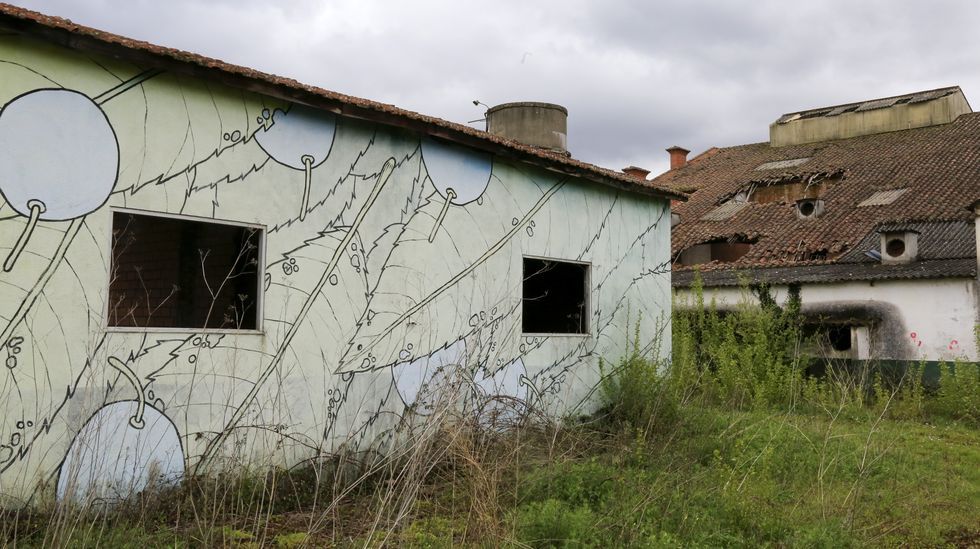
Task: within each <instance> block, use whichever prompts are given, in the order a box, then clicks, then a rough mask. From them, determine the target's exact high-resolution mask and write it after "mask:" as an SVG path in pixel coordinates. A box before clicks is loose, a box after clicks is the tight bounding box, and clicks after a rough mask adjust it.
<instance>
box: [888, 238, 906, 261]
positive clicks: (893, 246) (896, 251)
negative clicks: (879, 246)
mask: <svg viewBox="0 0 980 549" xmlns="http://www.w3.org/2000/svg"><path fill="white" fill-rule="evenodd" d="M885 251H886V252H888V255H890V256H892V257H901V256H902V254H904V253H905V241H904V240H902V239H901V238H893V239H891V240H889V241H888V244H886V245H885Z"/></svg>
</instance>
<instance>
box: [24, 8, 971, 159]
mask: <svg viewBox="0 0 980 549" xmlns="http://www.w3.org/2000/svg"><path fill="white" fill-rule="evenodd" d="M22 4H23V5H25V6H26V7H29V8H31V9H37V10H39V11H42V12H45V13H48V14H52V15H61V16H64V17H69V18H71V19H73V20H75V21H77V22H79V23H82V24H86V25H90V26H94V27H98V28H103V29H105V30H108V31H111V32H116V33H119V34H123V35H127V36H132V37H134V38H139V39H144V40H149V41H151V42H156V43H161V44H164V45H168V46H173V47H178V48H181V49H186V50H191V51H195V52H197V53H201V54H204V55H208V56H212V57H217V58H221V59H224V60H226V61H229V62H233V63H237V64H243V65H248V66H252V67H255V68H258V69H260V70H264V71H267V72H272V73H276V74H281V75H285V76H290V77H294V78H297V79H299V80H301V81H304V82H309V83H312V84H317V85H320V86H323V87H325V88H329V89H333V90H336V91H340V92H343V93H349V94H353V95H358V96H362V97H367V98H370V99H375V100H378V101H384V102H388V103H394V104H397V105H399V106H401V107H404V108H408V109H412V110H416V111H420V112H424V113H426V114H431V115H435V116H439V117H442V118H446V119H449V120H454V121H457V122H466V121H468V120H472V119H477V118H480V117H481V116H482V110H481V109H478V108H476V107H474V106H473V105H472V103H471V101H472V100H473V99H480V100H482V101H484V102H486V103H489V104H494V103H501V102H505V101H513V100H537V101H552V102H557V103H561V104H564V105H565V106H566V107H568V109H569V113H570V114H569V144H570V148H571V149H572V152H573V153H574V154H575V156H576V157H578V158H581V159H583V160H586V161H589V162H594V163H597V164H600V165H603V166H606V167H610V168H621V167H623V166H625V165H627V164H637V165H641V166H645V167H647V168H649V169H652V170H653V171H654V172H658V171H662V170H663V169H665V168H666V165H667V162H666V159H667V155H666V153H665V152H663V149H664V148H665V147H667V146H670V145H673V144H678V145H681V146H685V147H687V148H690V149H692V150H694V151H695V153H697V152H699V151H702V150H704V149H706V148H708V147H710V146H715V145H717V146H726V145H733V144H739V143H748V142H757V141H764V140H766V139H767V136H768V124H769V122H771V121H772V120H774V119H775V118H777V117H778V116H779V115H780V114H782V113H784V112H789V111H794V110H799V109H804V108H810V107H817V106H822V105H830V104H835V103H842V102H848V101H855V100H860V99H867V98H872V97H880V96H886V95H893V94H898V93H905V92H909V91H914V90H919V89H927V88H933V87H939V86H945V85H951V84H959V85H961V86H963V88H964V91H965V92H966V93H967V97H974V94H975V93H980V75H978V73H977V71H976V67H978V66H980V47H978V46H980V39H978V38H977V33H976V32H975V30H974V27H976V24H977V22H978V21H980V4H977V3H974V2H969V1H954V0H938V1H934V2H928V3H926V2H912V1H894V0H887V1H886V0H870V1H866V2H855V1H853V0H851V1H844V0H824V1H813V2H787V1H784V0H757V1H753V2H748V1H746V2H728V1H721V0H717V1H708V0H691V1H687V2H670V3H666V2H637V1H633V2H627V1H623V0H618V1H617V0H610V1H606V2H589V1H586V0H566V1H564V2H559V1H555V0H552V1H547V2H533V3H532V2H518V1H516V0H504V1H500V2H495V3H481V4H477V3H469V2H452V1H446V0H438V1H421V0H420V1H417V2H392V3H384V4H382V3H380V2H373V3H370V2H363V1H356V0H344V1H331V2H322V1H316V0H302V1H296V0H293V1H282V2H267V1H263V0H234V1H233V0H219V1H207V2H205V1H199V0H175V1H169V2H166V3H163V2H151V1H149V0H136V1H123V0H93V1H89V2H84V3H81V2H75V1H69V0H51V1H46V2H43V1H34V0H31V1H26V2H22Z"/></svg>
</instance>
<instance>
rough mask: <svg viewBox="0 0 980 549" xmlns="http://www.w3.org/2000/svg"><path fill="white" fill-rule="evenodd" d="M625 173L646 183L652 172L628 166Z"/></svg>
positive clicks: (624, 170)
mask: <svg viewBox="0 0 980 549" xmlns="http://www.w3.org/2000/svg"><path fill="white" fill-rule="evenodd" d="M623 173H625V174H626V175H628V176H630V177H633V178H636V179H639V180H641V181H646V178H647V176H648V175H650V170H644V169H643V168H640V167H637V166H626V167H625V168H623Z"/></svg>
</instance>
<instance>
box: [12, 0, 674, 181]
mask: <svg viewBox="0 0 980 549" xmlns="http://www.w3.org/2000/svg"><path fill="white" fill-rule="evenodd" d="M0 27H5V28H7V29H9V30H12V31H15V32H19V33H24V34H29V35H32V36H36V37H38V38H39V39H42V40H44V41H47V42H51V43H54V44H58V45H60V46H63V47H66V48H70V49H75V50H81V51H85V52H89V53H95V54H99V55H105V56H108V57H113V58H116V59H120V60H124V61H129V62H133V63H143V64H150V65H154V66H157V67H160V68H164V69H166V70H169V71H173V72H176V73H181V74H187V75H190V76H194V77H198V78H211V79H217V80H219V81H221V82H222V83H224V84H226V85H229V86H232V87H236V88H240V89H244V90H247V91H251V92H255V93H259V94H263V95H269V96H272V97H278V98H280V99H284V100H287V101H292V102H296V103H302V104H305V105H309V106H311V107H314V108H319V109H323V110H327V111H330V112H333V113H335V114H338V115H341V116H345V117H349V118H356V119H362V120H367V121H371V122H376V123H379V124H384V125H388V126H394V127H398V128H403V129H407V130H411V131H414V132H416V133H419V134H422V135H428V136H430V137H434V138H437V139H444V140H448V141H452V142H454V143H458V144H460V145H463V146H467V147H471V148H474V149H479V150H483V151H486V152H489V153H492V154H494V155H496V156H499V157H501V158H505V159H508V160H513V161H517V162H523V163H527V164H532V165H534V166H537V167H539V168H543V169H545V170H548V171H552V172H557V173H560V174H563V175H567V176H572V177H579V178H582V179H587V180H589V181H592V182H595V183H599V184H602V185H605V186H608V187H612V188H614V189H617V190H621V191H627V192H633V193H638V194H642V195H648V196H654V197H659V198H666V199H673V200H686V199H687V195H686V194H685V193H682V192H679V191H676V190H674V189H671V188H669V187H667V186H662V185H657V184H654V183H651V182H645V183H639V182H638V180H637V179H635V178H633V177H630V176H628V175H626V174H622V173H619V172H617V171H613V170H609V169H606V168H601V167H599V166H595V165H593V164H589V163H587V162H582V161H580V160H575V159H573V158H568V157H565V156H562V155H560V154H556V153H551V152H548V151H544V150H541V149H537V148H535V147H531V146H529V145H524V144H522V143H518V142H517V141H514V140H510V139H505V138H502V137H499V136H495V135H491V134H489V133H487V132H484V131H480V130H477V129H475V128H471V127H469V126H464V125H462V124H457V123H454V122H449V121H447V120H442V119H440V118H435V117H432V116H426V115H423V114H419V113H416V112H413V111H409V110H405V109H400V108H398V107H395V106H393V105H388V104H385V103H379V102H376V101H370V100H368V99H362V98H359V97H353V96H349V95H344V94H341V93H337V92H333V91H330V90H326V89H323V88H319V87H316V86H310V85H306V84H302V83H300V82H298V81H296V80H294V79H292V78H284V77H280V76H276V75H274V74H268V73H264V72H261V71H257V70H254V69H250V68H247V67H242V66H239V65H233V64H230V63H225V62H224V61H221V60H218V59H213V58H210V57H205V56H203V55H198V54H196V53H190V52H186V51H182V50H178V49H175V48H167V47H164V46H158V45H155V44H151V43H149V42H144V41H140V40H132V39H129V38H126V37H124V36H119V35H117V34H112V33H109V32H105V31H100V30H98V29H94V28H91V27H86V26H84V25H78V24H76V23H73V22H72V21H70V20H68V19H63V18H61V17H54V16H49V15H44V14H42V13H38V12H35V11H31V10H27V9H24V8H20V7H17V6H12V5H10V4H5V3H0ZM202 69H204V70H202ZM217 75H220V76H221V77H222V78H217Z"/></svg>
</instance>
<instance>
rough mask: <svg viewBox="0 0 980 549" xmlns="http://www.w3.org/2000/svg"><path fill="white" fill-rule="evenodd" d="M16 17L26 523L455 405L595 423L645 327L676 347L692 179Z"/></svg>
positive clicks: (20, 409) (12, 20)
mask: <svg viewBox="0 0 980 549" xmlns="http://www.w3.org/2000/svg"><path fill="white" fill-rule="evenodd" d="M0 27H2V28H3V31H4V32H3V33H2V35H0V104H2V105H3V109H2V110H0V192H2V193H3V199H4V200H3V202H0V256H4V268H3V271H2V272H0V327H2V329H3V332H2V336H0V355H2V357H3V359H4V361H5V362H4V364H5V367H4V368H2V369H0V410H2V413H0V495H2V498H3V502H2V503H3V504H4V505H17V504H22V503H25V502H28V501H33V500H37V499H39V498H45V497H49V496H53V497H57V498H68V497H73V494H75V495H77V494H92V495H97V496H99V497H102V498H113V497H123V496H125V495H127V494H129V493H131V492H133V491H136V490H140V489H142V488H143V487H145V486H146V485H147V484H148V483H149V482H151V481H153V480H154V478H157V479H160V478H162V479H168V480H176V479H179V478H181V477H182V476H183V475H186V474H190V473H195V472H207V471H209V470H212V468H215V467H218V468H221V467H240V466H249V467H256V466H261V465H264V464H276V465H283V466H291V465H294V464H296V463H300V462H303V461H304V460H311V459H316V458H318V457H323V456H328V455H331V454H332V453H335V452H339V451H343V450H351V451H358V450H369V449H379V448H381V449H383V448H385V447H386V446H387V445H390V444H393V443H395V442H396V441H397V438H398V435H397V434H396V433H397V429H396V427H398V426H399V425H402V424H404V422H406V421H420V420H422V421H424V419H425V417H426V416H427V415H428V414H433V413H436V411H437V409H438V408H439V406H440V405H441V402H442V400H441V399H443V398H449V399H450V400H451V401H452V407H453V408H454V409H456V410H462V411H463V412H464V413H466V414H473V415H474V416H475V417H477V418H479V421H480V422H482V423H484V424H486V423H489V422H497V421H500V420H516V419H518V418H519V417H520V416H521V415H522V414H523V413H525V412H527V411H528V410H530V409H534V410H536V411H544V412H547V413H549V414H553V415H555V416H561V415H564V414H575V413H583V412H588V411H589V410H591V409H592V406H594V403H595V399H594V388H595V386H596V384H597V382H598V380H599V376H600V373H599V369H598V361H599V359H600V358H601V357H604V358H607V359H615V358H617V357H618V356H620V355H622V354H623V353H624V352H625V351H626V347H625V346H626V343H627V339H628V334H630V333H631V330H632V327H633V325H634V324H635V323H636V322H637V321H638V320H639V319H642V321H641V324H640V326H641V332H642V336H641V337H642V338H643V341H644V343H645V344H649V345H650V346H651V347H650V348H655V347H657V348H659V349H660V350H661V352H669V338H668V339H666V340H663V341H662V342H661V343H662V344H661V345H659V347H658V346H657V345H655V344H654V343H653V342H654V341H657V340H659V338H660V337H661V336H662V335H663V327H664V326H665V325H666V322H667V320H668V316H669V311H670V303H671V295H670V286H669V284H670V283H669V277H670V273H669V262H670V250H669V232H670V224H669V220H670V199H671V198H680V197H681V196H682V195H680V194H679V193H676V192H675V191H672V190H669V189H666V188H664V187H658V186H656V185H652V184H642V183H638V182H636V181H635V180H633V179H631V178H630V177H628V176H625V175H623V174H621V173H617V172H611V171H607V170H603V169H600V168H596V167H594V166H590V165H587V164H584V163H581V162H578V161H575V160H573V159H571V158H569V157H568V156H567V155H565V154H562V152H561V151H558V152H555V151H550V150H544V149H540V148H535V147H532V146H528V145H526V144H521V143H517V142H514V141H510V140H508V139H506V138H502V137H499V136H494V135H491V134H488V133H485V132H480V131H477V130H474V129H472V128H468V127H465V126H459V125H456V124H452V123H448V122H445V121H441V120H437V119H432V118H429V117H425V116H422V115H418V114H416V113H410V112H407V111H401V110H399V109H397V108H394V107H391V106H388V105H382V104H378V103H372V102H370V101H366V100H361V99H357V98H350V97H346V96H342V95H339V94H334V93H331V92H328V91H325V90H319V89H316V88H312V87H308V86H303V85H301V84H298V83H296V82H293V81H289V80H285V79H281V78H278V77H273V76H270V75H264V74H261V73H256V72H255V71H250V70H248V69H244V68H241V67H233V66H229V65H225V64H223V63H221V62H218V61H215V60H211V59H206V58H202V57H199V56H195V55H191V54H187V53H185V52H178V51H174V50H168V49H165V48H159V47H156V46H151V45H148V44H143V43H138V42H132V41H129V40H126V39H124V38H121V37H118V36H113V35H109V34H106V33H102V32H99V31H96V30H93V29H86V28H83V27H78V26H77V25H74V24H72V23H70V22H68V21H64V20H60V19H56V18H49V17H45V16H41V15H39V14H36V13H32V12H27V11H24V10H19V9H17V8H12V7H9V6H8V7H5V8H4V9H3V12H2V14H0ZM667 333H668V334H669V332H667ZM449 386H452V387H455V391H456V392H454V393H452V394H451V396H449V397H447V396H446V393H445V392H440V391H448V389H444V387H449ZM410 412H411V413H410ZM32 498H33V500H32Z"/></svg>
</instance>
